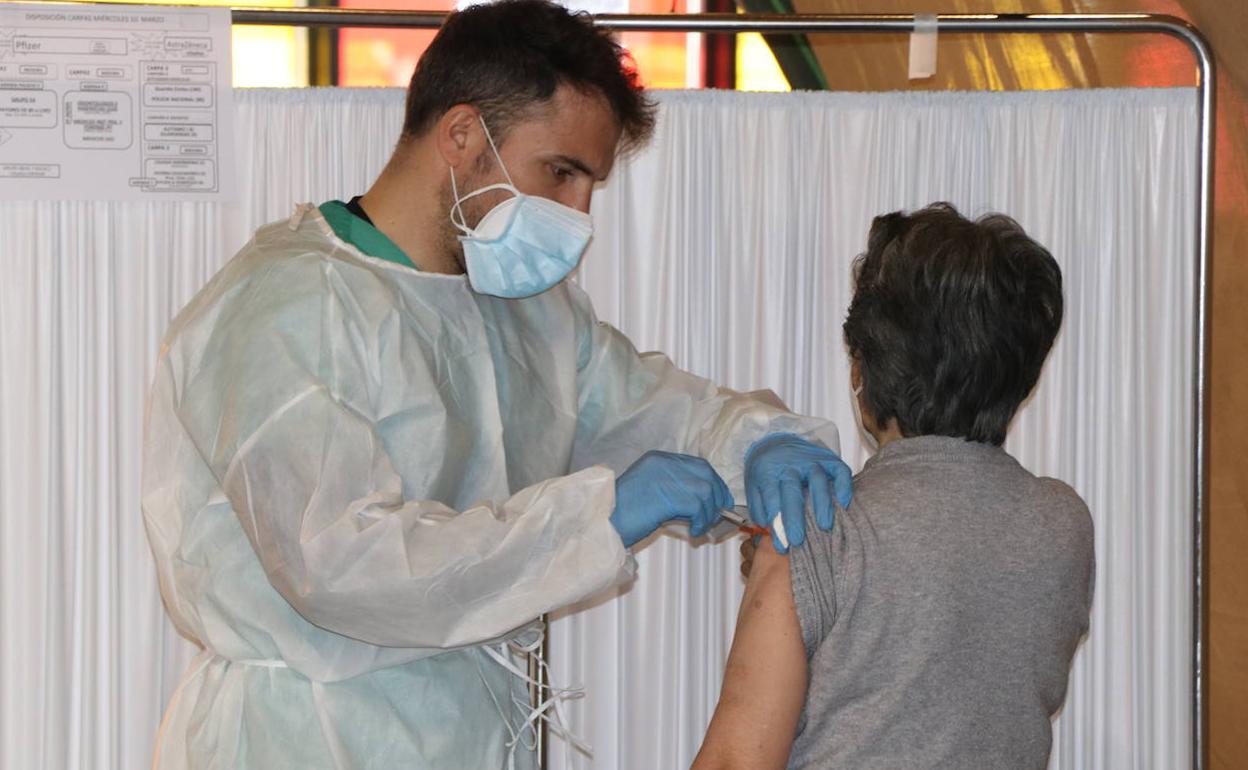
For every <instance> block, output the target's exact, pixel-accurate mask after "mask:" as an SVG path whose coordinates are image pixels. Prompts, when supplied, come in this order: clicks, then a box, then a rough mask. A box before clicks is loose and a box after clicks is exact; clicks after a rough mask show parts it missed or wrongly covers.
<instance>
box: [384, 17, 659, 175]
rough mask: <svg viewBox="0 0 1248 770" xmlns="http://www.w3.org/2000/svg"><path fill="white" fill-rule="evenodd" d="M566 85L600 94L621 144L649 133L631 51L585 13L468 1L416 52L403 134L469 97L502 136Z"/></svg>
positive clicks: (649, 114) (649, 118) (648, 106)
mask: <svg viewBox="0 0 1248 770" xmlns="http://www.w3.org/2000/svg"><path fill="white" fill-rule="evenodd" d="M565 84H566V85H570V86H573V87H575V88H577V89H579V90H581V91H583V92H586V93H596V94H600V95H601V96H602V97H603V98H604V99H606V101H607V103H608V104H609V105H610V107H611V110H612V112H613V113H614V114H615V117H616V119H617V120H618V121H619V124H620V128H621V130H622V142H621V143H622V146H623V149H625V150H629V149H634V148H636V147H640V146H642V145H644V144H645V143H646V142H647V141H648V140H649V138H650V134H651V133H652V132H653V130H654V104H653V103H652V102H651V101H650V100H649V99H648V98H647V97H646V95H645V93H644V91H643V90H642V86H641V81H640V79H639V78H638V76H637V70H636V68H635V67H634V66H633V62H632V58H631V57H630V56H629V54H628V52H627V51H625V50H624V48H623V47H621V46H620V44H619V43H617V42H616V41H615V39H614V38H612V37H611V35H610V34H609V33H607V32H605V31H602V30H600V29H598V28H596V27H595V26H594V24H593V20H592V18H591V17H590V16H589V15H588V14H585V13H570V12H568V11H567V10H566V9H564V8H563V7H562V6H559V5H555V4H554V3H551V2H547V1H546V0H499V2H495V3H488V4H482V5H474V6H471V7H469V8H466V9H464V10H462V11H457V12H455V13H452V14H450V16H448V17H447V19H446V22H445V23H444V24H443V25H442V28H441V29H440V30H439V31H438V34H437V36H436V37H434V39H433V42H432V43H430V44H429V47H428V48H427V49H426V50H425V53H424V55H422V56H421V57H420V62H419V63H417V65H416V71H415V72H414V73H413V74H412V81H411V84H410V85H409V86H408V90H407V111H406V117H405V118H404V122H403V136H404V138H410V137H413V136H419V135H421V134H423V133H425V132H426V131H428V130H429V129H430V128H431V127H432V126H433V125H434V124H435V123H436V122H437V121H438V119H439V118H441V117H442V116H443V115H444V114H446V111H447V110H449V109H451V108H452V107H454V106H455V105H457V104H471V105H473V106H474V107H476V108H477V109H479V110H480V111H481V112H482V114H483V115H484V117H485V121H486V124H487V125H488V126H489V127H490V131H491V132H494V133H495V138H496V139H497V140H499V141H501V140H502V137H503V136H505V135H506V133H507V130H508V129H509V128H510V127H511V126H512V125H514V123H515V122H516V121H517V120H520V119H523V118H524V117H526V115H527V113H528V112H529V111H531V110H532V109H533V108H534V107H537V106H540V105H541V104H542V103H545V102H547V101H549V100H550V99H551V97H553V96H554V94H555V90H556V89H557V88H558V87H559V86H560V85H565Z"/></svg>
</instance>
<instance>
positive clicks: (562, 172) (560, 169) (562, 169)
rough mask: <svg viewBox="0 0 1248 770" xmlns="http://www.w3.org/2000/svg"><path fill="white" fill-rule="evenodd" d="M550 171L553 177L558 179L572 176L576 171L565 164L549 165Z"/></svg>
mask: <svg viewBox="0 0 1248 770" xmlns="http://www.w3.org/2000/svg"><path fill="white" fill-rule="evenodd" d="M551 171H552V172H553V173H554V175H555V177H556V178H558V179H569V178H571V177H572V175H573V174H575V173H576V172H575V171H573V170H572V169H570V168H568V167H567V166H551Z"/></svg>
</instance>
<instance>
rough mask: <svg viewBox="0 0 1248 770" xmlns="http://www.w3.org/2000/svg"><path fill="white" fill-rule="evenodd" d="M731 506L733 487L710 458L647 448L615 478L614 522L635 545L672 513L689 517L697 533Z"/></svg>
mask: <svg viewBox="0 0 1248 770" xmlns="http://www.w3.org/2000/svg"><path fill="white" fill-rule="evenodd" d="M732 506H733V500H732V492H730V491H728V485H727V484H725V483H724V480H723V479H721V478H720V477H719V474H718V473H716V472H715V469H714V468H712V467H711V464H710V463H708V462H707V461H706V460H703V459H702V458H701V457H692V456H690V455H682V454H675V453H673V452H657V451H655V452H646V453H645V454H644V455H642V456H641V459H639V460H638V461H637V462H635V463H633V464H632V466H630V467H629V469H628V470H626V471H624V472H623V473H622V474H620V477H619V478H618V479H616V481H615V512H614V513H612V514H611V523H612V524H613V525H614V526H615V531H616V532H619V533H620V539H621V540H623V541H624V547H625V548H631V547H632V546H633V545H635V544H636V543H637V542H638V541H640V540H643V539H645V538H646V537H647V536H649V535H650V533H651V532H653V531H654V530H656V529H658V528H659V526H660V525H662V524H664V523H665V522H668V521H671V520H673V519H675V520H680V521H687V522H689V534H690V535H692V536H693V537H699V536H701V535H704V534H706V531H707V530H708V529H710V528H711V525H712V524H714V523H715V522H716V521H719V518H720V511H721V510H723V509H725V508H731V507H732Z"/></svg>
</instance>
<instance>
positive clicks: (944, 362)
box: [844, 203, 1062, 445]
mask: <svg viewBox="0 0 1248 770" xmlns="http://www.w3.org/2000/svg"><path fill="white" fill-rule="evenodd" d="M854 281H855V284H856V286H855V290H854V298H853V301H852V302H851V303H850V306H849V315H848V317H847V318H846V319H845V327H844V329H845V343H846V345H847V346H848V348H849V353H850V356H851V357H852V358H853V359H854V360H856V361H857V362H858V366H859V371H860V373H861V375H862V386H863V397H864V399H865V403H866V404H867V406H868V407H869V408H870V410H871V413H872V415H873V416H874V418H875V420H876V422H877V423H878V424H880V425H881V426H883V425H886V424H887V423H888V422H889V420H891V419H893V418H896V420H897V427H898V429H899V430H900V431H901V433H902V435H904V436H919V435H926V434H936V435H942V436H960V437H964V438H966V439H968V440H970V441H982V442H987V443H990V444H997V445H1000V444H1001V443H1002V442H1004V441H1005V432H1006V430H1007V428H1008V427H1009V424H1010V420H1012V419H1013V417H1014V413H1015V411H1017V410H1018V406H1019V404H1021V403H1022V402H1023V400H1024V399H1025V398H1026V397H1027V394H1028V393H1030V392H1031V389H1032V388H1033V387H1035V384H1036V380H1037V379H1039V377H1040V369H1041V367H1042V366H1043V365H1044V359H1045V357H1046V356H1047V355H1048V353H1049V348H1050V347H1052V345H1053V339H1054V338H1055V337H1056V336H1057V330H1058V328H1059V327H1060V326H1061V324H1062V272H1061V269H1060V268H1059V267H1058V266H1057V262H1056V261H1054V259H1053V257H1052V255H1050V254H1049V252H1048V251H1047V250H1046V249H1045V248H1044V247H1043V246H1041V245H1040V244H1038V243H1036V242H1035V241H1033V240H1032V239H1031V238H1029V237H1027V234H1026V233H1024V232H1023V229H1022V227H1020V226H1019V224H1018V223H1017V222H1015V221H1014V220H1013V219H1011V218H1009V217H1007V216H1004V215H1002V214H991V215H988V216H985V217H983V218H981V219H979V220H978V221H975V222H972V221H970V220H969V219H967V218H965V217H963V216H962V215H961V214H959V213H958V211H957V209H955V208H954V207H953V206H951V205H949V204H947V203H936V204H933V205H931V206H929V207H927V208H925V209H923V210H922V211H918V212H916V213H914V214H910V215H906V214H902V213H901V212H894V213H892V214H887V215H884V216H880V217H876V218H875V221H874V222H872V224H871V235H870V237H869V238H868V243H867V251H866V253H865V254H862V255H861V256H859V257H858V259H857V260H856V261H855V262H854Z"/></svg>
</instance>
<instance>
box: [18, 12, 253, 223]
mask: <svg viewBox="0 0 1248 770" xmlns="http://www.w3.org/2000/svg"><path fill="white" fill-rule="evenodd" d="M229 33H230V16H229V10H228V9H225V8H178V7H169V6H160V7H149V6H83V7H74V6H57V5H44V6H40V5H34V4H23V3H12V4H6V5H4V6H0V199H7V200H75V199H79V200H219V199H224V198H228V197H230V193H231V192H232V190H231V186H232V184H233V156H232V150H233V136H234V133H233V132H234V127H233V116H234V111H233V100H232V91H231V87H230V80H231V72H230V34H229Z"/></svg>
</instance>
